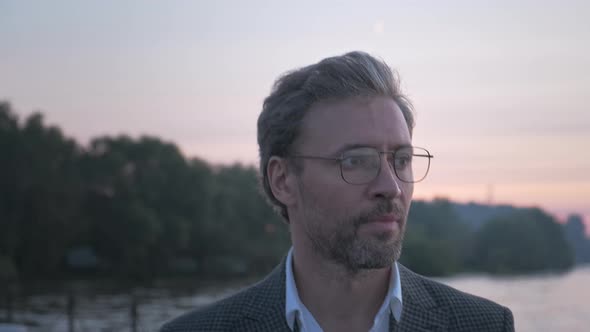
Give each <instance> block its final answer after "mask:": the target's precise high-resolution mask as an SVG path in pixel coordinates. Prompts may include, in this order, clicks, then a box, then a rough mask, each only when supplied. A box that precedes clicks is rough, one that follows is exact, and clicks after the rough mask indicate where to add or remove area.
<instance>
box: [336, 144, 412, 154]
mask: <svg viewBox="0 0 590 332" xmlns="http://www.w3.org/2000/svg"><path fill="white" fill-rule="evenodd" d="M406 147H412V144H400V145H396V146H395V147H394V148H393V149H392V150H387V151H395V150H398V149H401V148H406ZM359 148H370V149H375V150H377V151H381V150H380V149H377V148H376V147H375V146H374V145H371V144H360V143H352V144H345V145H343V146H342V147H340V149H338V150H336V152H334V154H333V155H335V156H340V155H342V154H343V153H344V152H346V151H348V150H352V149H359Z"/></svg>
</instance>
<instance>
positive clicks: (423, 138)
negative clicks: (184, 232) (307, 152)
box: [0, 0, 590, 225]
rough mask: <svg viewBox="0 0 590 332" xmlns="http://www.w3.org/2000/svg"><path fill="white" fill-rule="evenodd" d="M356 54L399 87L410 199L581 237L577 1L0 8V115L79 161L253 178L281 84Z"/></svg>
mask: <svg viewBox="0 0 590 332" xmlns="http://www.w3.org/2000/svg"><path fill="white" fill-rule="evenodd" d="M351 50H364V51H367V52H369V53H371V54H373V55H376V56H379V57H381V58H383V59H384V60H385V61H386V62H387V63H388V64H390V65H391V66H392V67H393V68H395V69H396V70H398V71H399V73H400V75H401V78H402V83H403V88H404V90H405V91H406V92H407V93H408V94H409V96H410V98H411V99H412V100H413V102H414V104H415V106H416V110H417V126H416V129H415V134H414V144H415V145H417V146H422V147H426V148H428V149H429V150H430V151H431V153H433V154H434V155H435V159H434V160H433V165H432V168H431V173H430V175H429V177H428V178H427V179H426V180H425V182H423V183H420V184H418V185H417V186H416V196H417V197H418V198H433V197H448V198H450V199H453V200H456V201H460V202H467V201H476V202H488V201H491V202H492V203H495V204H499V203H509V204H515V205H518V206H532V205H536V206H540V207H542V208H544V209H545V210H547V211H548V212H551V213H553V214H555V215H556V216H557V217H559V218H564V217H565V216H567V214H569V213H579V214H582V215H584V217H585V219H586V222H587V223H588V224H589V225H590V204H589V203H590V172H589V171H590V109H589V106H588V100H589V97H590V2H588V1H435V0H432V1H420V0H404V1H401V0H400V1H394V0H389V1H377V2H371V1H364V2H361V1H322V2H320V1H311V0H300V1H94V2H90V1H18V0H14V1H12V0H8V1H7V0H4V1H1V2H0V99H4V100H8V101H10V102H11V103H12V106H13V107H14V108H15V109H16V110H17V113H18V114H19V116H20V117H21V118H23V117H25V116H27V115H28V114H30V113H31V112H32V111H33V110H40V111H42V112H43V113H44V114H45V119H46V121H47V123H49V124H55V125H58V126H60V127H61V128H62V129H63V130H64V131H65V133H66V134H67V135H69V136H72V137H75V138H76V139H77V140H78V141H79V142H81V143H83V144H86V143H87V142H88V141H89V139H91V138H93V137H96V136H99V135H116V134H121V133H126V134H130V135H132V136H134V137H138V136H139V135H141V134H150V135H155V136H158V137H161V138H162V139H164V140H168V141H172V142H175V143H176V144H177V145H178V146H179V147H180V148H181V150H182V151H183V152H184V153H185V155H186V156H188V157H193V156H195V157H199V158H202V159H205V160H208V161H210V162H211V163H213V164H229V163H232V162H236V161H239V162H241V163H245V164H255V163H256V162H257V145H256V119H257V116H258V114H259V112H260V110H261V103H262V100H263V99H264V98H265V96H267V95H268V93H269V91H270V88H271V85H272V83H273V81H274V80H275V79H276V78H277V76H278V75H280V74H281V73H283V72H285V71H286V70H289V69H293V68H296V67H300V66H304V65H307V64H310V63H313V62H317V61H318V60H320V59H322V58H324V57H327V56H332V55H338V54H342V53H345V52H347V51H351Z"/></svg>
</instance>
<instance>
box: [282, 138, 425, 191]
mask: <svg viewBox="0 0 590 332" xmlns="http://www.w3.org/2000/svg"><path fill="white" fill-rule="evenodd" d="M383 155H385V156H386V158H387V163H388V164H389V167H390V168H391V169H392V170H393V172H394V173H395V175H396V176H397V178H398V179H400V181H403V182H407V183H415V182H420V181H422V180H424V178H425V177H426V174H428V170H429V169H430V159H432V158H434V156H433V155H431V154H430V152H428V150H426V149H424V148H418V147H413V146H405V147H401V148H399V149H397V150H395V151H378V150H377V149H375V148H371V147H362V148H354V149H350V150H347V151H345V152H343V153H342V155H341V156H340V158H330V157H320V156H304V155H292V156H290V157H291V158H303V159H320V160H333V161H338V163H339V164H340V174H341V175H342V179H343V180H344V181H345V182H347V183H350V184H367V183H369V182H371V181H373V180H374V179H375V178H377V176H378V175H379V172H380V171H381V164H382V163H381V156H383Z"/></svg>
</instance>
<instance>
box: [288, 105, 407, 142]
mask: <svg viewBox="0 0 590 332" xmlns="http://www.w3.org/2000/svg"><path fill="white" fill-rule="evenodd" d="M409 144H411V137H410V133H409V130H408V126H407V124H406V121H405V119H404V116H403V114H402V111H401V109H400V108H399V106H398V105H397V104H396V102H395V101H394V100H393V99H392V98H390V97H355V98H349V99H344V100H339V101H324V102H319V103H317V104H314V105H313V106H312V107H311V108H310V109H309V112H308V113H307V114H306V116H305V118H304V119H303V123H302V127H301V132H300V136H299V139H298V146H299V149H300V150H303V149H305V150H304V151H305V152H317V153H335V152H337V151H338V150H339V149H341V148H342V147H344V146H347V145H365V146H372V147H376V148H378V149H393V148H395V147H397V146H400V145H409Z"/></svg>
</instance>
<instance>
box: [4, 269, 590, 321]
mask: <svg viewBox="0 0 590 332" xmlns="http://www.w3.org/2000/svg"><path fill="white" fill-rule="evenodd" d="M436 280H438V281H440V282H443V283H445V284H448V285H450V286H452V287H455V288H457V289H460V290H463V291H466V292H469V293H472V294H476V295H479V296H482V297H485V298H489V299H492V300H493V301H495V302H498V303H500V304H503V305H505V306H507V307H509V308H510V309H511V310H512V312H513V314H514V319H515V325H516V331H522V332H533V331H534V332H543V331H552V332H553V331H560V332H582V331H590V266H585V267H578V268H576V269H574V270H572V271H571V272H569V273H566V274H554V275H534V276H519V277H490V276H485V275H462V276H456V277H451V278H438V279H436ZM238 289H239V287H233V288H227V289H223V290H219V289H207V290H200V291H198V292H196V291H195V292H192V294H191V292H187V293H182V294H178V291H170V290H167V289H143V290H142V289H137V290H135V294H137V295H138V298H139V302H138V303H139V304H138V306H137V311H136V312H137V315H136V317H137V321H136V322H137V323H136V326H137V331H157V328H158V327H159V326H160V325H161V324H162V322H164V321H166V320H168V319H170V318H172V317H175V316H177V315H179V314H181V313H183V312H186V311H188V310H190V309H191V308H194V307H198V306H202V305H205V304H207V303H210V302H212V301H215V300H216V299H219V298H222V297H225V296H228V295H229V294H231V293H233V292H235V291H237V290H238ZM131 302H132V301H131V297H130V296H129V294H120V293H119V294H103V295H93V296H89V297H84V298H76V301H75V309H74V315H73V317H74V320H73V326H74V328H75V331H76V332H84V331H93V332H94V331H102V332H111V331H113V332H114V331H117V332H119V331H131V321H132V317H133V315H132V314H131V309H130V308H131ZM1 307H2V309H0V319H4V317H5V315H6V310H5V309H4V306H1ZM66 308H67V298H66V297H65V296H63V295H61V294H51V293H48V294H44V295H35V296H30V297H28V298H27V299H26V300H19V301H18V302H17V303H15V308H14V312H13V320H14V321H16V322H19V323H26V324H27V326H28V329H27V331H28V332H41V331H43V332H53V331H56V332H57V331H59V332H62V331H68V315H67V314H66V312H67V309H66ZM0 330H1V328H0Z"/></svg>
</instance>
